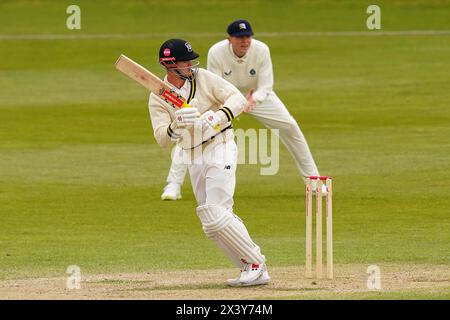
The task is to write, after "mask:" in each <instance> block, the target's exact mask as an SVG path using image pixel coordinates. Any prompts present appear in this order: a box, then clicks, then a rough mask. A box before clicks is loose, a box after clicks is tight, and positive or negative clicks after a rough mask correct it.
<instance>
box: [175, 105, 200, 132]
mask: <svg viewBox="0 0 450 320" xmlns="http://www.w3.org/2000/svg"><path fill="white" fill-rule="evenodd" d="M199 115H200V113H199V112H198V110H197V108H195V107H190V108H182V109H180V110H177V111H176V112H175V122H176V125H177V127H178V128H183V127H189V126H193V125H194V124H195V122H196V120H197V119H198V116H199Z"/></svg>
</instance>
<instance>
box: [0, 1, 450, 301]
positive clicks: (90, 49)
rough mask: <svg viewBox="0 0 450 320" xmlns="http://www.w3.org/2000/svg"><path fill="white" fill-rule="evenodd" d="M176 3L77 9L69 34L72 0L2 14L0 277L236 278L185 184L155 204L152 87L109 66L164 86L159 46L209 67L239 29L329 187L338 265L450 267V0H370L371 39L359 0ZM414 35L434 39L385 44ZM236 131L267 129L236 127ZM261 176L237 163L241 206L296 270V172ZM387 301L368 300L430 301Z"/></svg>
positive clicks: (4, 7)
mask: <svg viewBox="0 0 450 320" xmlns="http://www.w3.org/2000/svg"><path fill="white" fill-rule="evenodd" d="M171 3H172V2H171ZM186 3H187V2H183V1H176V2H174V4H171V5H169V4H167V3H166V2H164V1H154V2H151V1H148V2H146V1H127V4H126V5H125V4H121V2H119V1H95V2H93V1H78V4H79V5H80V7H81V10H82V22H81V23H82V29H81V30H67V29H66V27H65V26H66V17H67V14H66V12H65V11H66V7H67V6H68V5H69V4H72V2H70V1H2V2H1V3H0V21H1V25H0V230H1V231H0V279H3V280H5V279H16V278H27V277H47V276H64V274H65V271H66V268H67V266H69V265H72V264H75V265H78V266H80V267H81V269H82V272H85V273H92V274H95V273H117V272H144V271H148V270H161V269H170V270H183V269H212V268H217V267H220V268H224V267H231V265H230V263H229V261H228V260H227V259H226V258H225V257H223V256H222V254H221V252H219V251H218V250H217V249H216V248H215V246H214V244H213V243H212V242H210V241H209V240H207V238H206V237H205V236H204V234H203V232H202V230H201V226H200V222H199V221H198V218H197V216H196V214H195V207H196V204H195V200H194V197H193V193H192V190H191V187H190V184H189V181H187V182H186V184H185V185H184V188H183V200H182V201H177V202H170V203H168V202H162V201H160V200H159V197H160V194H161V191H162V187H163V186H164V183H165V178H166V174H167V170H168V168H169V165H170V158H169V150H162V149H160V147H159V146H158V145H157V144H156V143H155V141H154V138H153V133H152V128H151V124H150V121H149V115H148V110H147V96H148V94H147V92H146V91H145V89H143V88H141V87H140V86H138V85H137V84H135V83H133V82H132V81H130V80H129V79H127V78H125V77H124V76H122V75H121V74H119V73H118V72H117V71H116V70H115V69H114V66H113V65H114V62H115V60H116V58H117V57H118V56H119V54H120V53H125V54H127V55H128V56H130V57H132V58H133V59H135V60H137V61H139V62H141V63H142V64H144V65H146V66H147V67H148V68H150V69H151V70H155V71H157V73H158V74H159V75H162V71H161V70H160V69H159V67H158V65H157V63H156V60H157V56H156V54H157V52H158V49H159V46H160V44H161V43H162V42H163V41H164V40H166V39H167V38H169V37H184V38H186V39H188V40H190V42H191V43H192V45H193V47H194V49H195V50H196V51H198V52H199V53H200V54H201V63H202V65H203V66H205V65H206V52H207V50H208V48H209V46H210V45H212V44H213V43H215V42H217V41H219V40H221V39H223V38H224V37H225V29H226V26H227V24H228V23H229V22H231V21H232V20H233V19H236V18H240V17H245V18H247V19H249V20H250V22H251V23H252V25H253V28H254V31H255V38H258V39H260V40H262V41H264V42H266V43H267V44H268V45H269V46H270V48H271V54H272V59H273V64H274V72H275V91H276V92H277V94H278V95H279V97H280V98H281V99H282V101H283V102H284V103H285V104H286V106H287V107H288V109H289V110H290V112H291V113H292V115H293V116H294V117H295V118H296V119H297V121H298V122H299V124H300V126H301V128H302V130H303V133H304V134H305V136H306V138H307V140H308V142H309V145H310V148H311V150H312V152H313V155H314V157H315V160H316V162H317V164H318V166H319V169H320V171H321V173H322V174H327V175H331V176H333V177H334V197H333V200H334V239H335V241H334V249H335V261H336V263H337V264H351V263H359V264H364V263H367V265H371V264H379V265H382V264H383V263H397V264H403V263H404V264H405V265H407V264H430V265H433V264H439V265H446V264H447V265H449V264H450V255H449V253H450V210H449V208H450V182H449V181H450V142H449V141H450V140H449V137H450V125H449V124H450V73H449V70H450V1H425V0H424V1H379V2H378V4H379V5H380V6H381V8H382V30H381V32H387V33H385V34H383V33H380V31H372V32H373V35H370V34H367V31H368V30H367V29H366V27H365V21H366V18H367V14H366V12H365V9H366V7H367V6H368V5H369V4H371V2H369V1H340V2H335V1H315V2H314V3H313V4H311V3H308V2H306V1H276V2H275V1H272V2H269V1H248V2H246V1H243V2H242V1H230V2H227V1H225V2H219V1H201V2H195V1H189V3H190V5H187V4H186ZM242 3H245V4H246V5H248V9H246V10H244V11H243V12H242V13H239V12H237V11H236V8H237V7H238V6H237V4H242ZM250 8H251V9H250ZM413 30H432V31H444V32H442V33H441V34H438V33H437V32H436V34H433V33H431V34H428V35H423V34H422V35H420V34H415V33H414V32H413V33H410V34H389V32H390V31H413ZM311 31H314V32H316V33H314V34H307V33H306V34H305V33H302V32H311ZM341 31H355V32H365V33H361V34H358V33H352V34H342V33H339V32H341ZM274 32H277V33H278V34H276V35H275V34H274ZM295 32H296V33H295ZM322 32H337V33H333V34H325V33H322ZM377 32H378V33H379V34H378V35H377ZM258 33H261V36H258ZM292 33H294V34H292ZM99 34H101V35H102V36H95V35H99ZM24 35H26V36H24ZM55 35H58V36H59V37H57V36H55ZM127 35H129V37H127ZM236 127H238V128H252V127H257V128H260V127H261V126H260V125H259V124H258V123H257V122H255V121H253V120H252V119H251V118H250V117H249V116H247V115H243V116H241V117H240V119H239V121H236ZM259 168H260V167H259V166H256V165H243V166H241V167H240V168H239V169H238V173H237V187H236V195H235V212H236V213H237V214H238V215H240V216H241V217H242V218H243V219H244V220H245V223H246V225H247V227H248V229H249V231H250V233H251V235H252V236H253V238H254V240H255V241H256V242H257V243H258V244H260V245H261V247H262V249H263V251H264V253H265V255H266V257H267V259H268V265H269V267H270V266H278V267H283V266H294V265H304V230H305V226H304V207H305V205H304V186H303V184H302V183H301V181H300V178H299V175H298V173H297V170H296V167H295V164H294V162H293V160H292V158H291V157H290V156H289V155H288V153H287V151H286V149H284V147H283V148H282V150H281V163H280V170H279V173H278V174H277V175H275V176H261V175H259ZM380 295H381V296H380ZM380 295H378V294H366V295H364V297H365V298H383V297H384V298H395V299H397V298H429V297H433V298H436V296H435V295H431V296H429V295H427V294H425V293H424V294H422V293H421V292H420V291H418V292H417V293H410V292H408V293H405V295H402V293H386V294H385V295H383V293H380ZM335 297H336V298H337V297H338V296H337V295H336V296H335ZM437 297H439V295H438V296H437ZM0 298H1V297H0ZM327 298H333V296H332V295H327ZM349 298H358V296H349ZM447 298H448V296H447Z"/></svg>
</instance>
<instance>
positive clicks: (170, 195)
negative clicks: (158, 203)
mask: <svg viewBox="0 0 450 320" xmlns="http://www.w3.org/2000/svg"><path fill="white" fill-rule="evenodd" d="M178 199H181V186H180V185H179V184H178V183H174V182H170V183H169V184H168V185H167V186H165V187H164V192H163V194H162V195H161V200H178Z"/></svg>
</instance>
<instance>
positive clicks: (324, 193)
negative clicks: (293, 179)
mask: <svg viewBox="0 0 450 320" xmlns="http://www.w3.org/2000/svg"><path fill="white" fill-rule="evenodd" d="M311 189H312V192H313V194H316V190H317V181H315V180H313V181H312V183H311ZM326 195H327V186H326V184H322V197H325V196H326Z"/></svg>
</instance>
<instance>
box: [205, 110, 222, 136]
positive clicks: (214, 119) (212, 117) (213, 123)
mask: <svg viewBox="0 0 450 320" xmlns="http://www.w3.org/2000/svg"><path fill="white" fill-rule="evenodd" d="M200 119H201V120H202V121H203V123H205V124H207V125H208V126H210V127H211V128H213V129H215V130H216V131H220V123H221V121H222V118H221V117H220V116H218V115H217V114H216V113H215V112H214V111H212V110H208V111H206V112H205V113H204V114H202V115H201V116H200Z"/></svg>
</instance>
